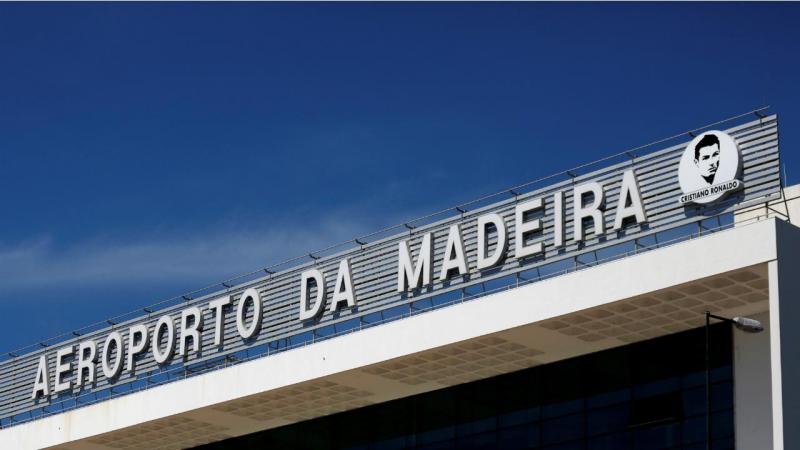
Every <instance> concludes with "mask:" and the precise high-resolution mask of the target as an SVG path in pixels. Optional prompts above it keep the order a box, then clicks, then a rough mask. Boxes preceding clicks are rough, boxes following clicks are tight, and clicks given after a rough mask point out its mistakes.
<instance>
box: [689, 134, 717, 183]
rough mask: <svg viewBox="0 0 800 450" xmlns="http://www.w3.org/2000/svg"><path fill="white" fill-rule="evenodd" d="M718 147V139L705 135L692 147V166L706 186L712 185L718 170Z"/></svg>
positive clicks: (712, 135) (714, 136)
mask: <svg viewBox="0 0 800 450" xmlns="http://www.w3.org/2000/svg"><path fill="white" fill-rule="evenodd" d="M719 147H720V146H719V138H717V136H716V135H714V134H706V135H705V136H703V138H702V139H700V142H698V143H697V145H695V147H694V165H695V166H697V170H698V172H699V173H700V176H701V177H703V179H704V180H706V182H707V183H708V184H714V176H715V175H716V174H717V170H718V169H719V156H720V148H719Z"/></svg>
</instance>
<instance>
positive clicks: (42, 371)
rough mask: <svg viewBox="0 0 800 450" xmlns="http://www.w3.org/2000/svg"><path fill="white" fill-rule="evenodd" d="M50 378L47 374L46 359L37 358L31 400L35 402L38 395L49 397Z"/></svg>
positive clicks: (44, 357) (43, 357)
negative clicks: (37, 366) (37, 365)
mask: <svg viewBox="0 0 800 450" xmlns="http://www.w3.org/2000/svg"><path fill="white" fill-rule="evenodd" d="M49 383H50V376H49V375H48V374H47V357H46V356H45V355H42V356H40V357H39V368H38V369H36V381H34V382H33V395H31V398H32V399H33V400H36V399H37V398H38V397H39V395H41V396H42V397H47V396H48V395H50V384H49Z"/></svg>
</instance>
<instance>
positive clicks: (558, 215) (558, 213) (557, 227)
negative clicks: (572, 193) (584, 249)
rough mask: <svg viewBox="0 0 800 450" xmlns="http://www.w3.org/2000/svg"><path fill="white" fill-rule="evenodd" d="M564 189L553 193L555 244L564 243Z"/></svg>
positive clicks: (556, 245) (560, 244)
mask: <svg viewBox="0 0 800 450" xmlns="http://www.w3.org/2000/svg"><path fill="white" fill-rule="evenodd" d="M565 228H566V227H565V226H564V191H558V192H556V193H555V194H553V246H555V247H561V246H562V245H564V229H565Z"/></svg>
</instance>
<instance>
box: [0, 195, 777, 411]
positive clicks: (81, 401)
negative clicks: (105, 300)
mask: <svg viewBox="0 0 800 450" xmlns="http://www.w3.org/2000/svg"><path fill="white" fill-rule="evenodd" d="M763 206H764V205H761V207H763ZM734 214H735V213H726V214H722V215H719V216H712V217H709V218H708V219H707V221H716V222H717V226H715V227H708V226H704V225H703V224H702V222H698V223H696V224H692V225H694V226H691V225H689V226H684V227H682V228H685V229H686V231H688V233H685V234H681V233H680V231H679V230H677V231H678V236H673V237H671V238H669V239H666V240H659V239H658V235H659V234H662V235H663V234H670V233H673V234H674V233H676V229H670V230H664V231H661V232H658V233H655V234H654V235H652V236H651V237H653V238H654V241H655V242H654V243H653V244H649V245H648V244H641V243H640V242H638V241H631V242H628V243H625V244H621V246H623V245H624V246H626V247H627V246H630V247H632V248H631V249H630V250H624V251H620V252H618V253H614V254H612V255H610V256H607V257H604V258H595V260H593V261H580V260H579V258H580V257H581V256H585V255H586V254H582V255H576V256H575V257H574V261H573V264H571V265H569V266H567V267H563V268H561V269H558V270H555V271H553V272H549V273H544V274H543V273H542V269H545V268H546V267H547V266H541V267H538V268H532V269H531V271H535V272H536V275H532V277H531V278H524V277H523V275H522V274H523V273H525V272H520V273H516V274H513V275H510V276H509V277H508V278H509V280H508V281H510V282H509V283H508V284H506V285H504V286H500V287H497V288H493V289H488V290H483V291H481V292H478V293H471V294H470V293H466V288H465V290H464V291H462V294H461V295H460V296H458V297H456V298H454V299H451V300H447V301H443V302H435V299H436V297H432V298H429V299H425V300H426V301H429V302H430V306H427V307H426V306H422V307H420V306H416V307H415V306H414V304H413V303H410V304H408V305H404V306H407V307H408V310H407V311H405V312H402V313H398V314H394V315H392V316H391V317H384V318H382V319H380V320H376V321H372V322H365V321H362V320H359V322H358V325H357V326H353V327H350V328H347V329H345V330H340V331H334V332H332V333H330V334H327V335H324V336H317V335H316V334H313V333H310V334H308V336H305V338H304V339H301V340H300V342H294V343H286V344H285V345H284V346H282V347H281V346H280V345H279V344H278V345H276V346H273V344H276V343H275V342H270V343H267V344H262V345H258V346H255V347H252V348H250V349H248V350H246V351H242V352H239V353H237V354H234V355H228V356H226V357H221V358H220V360H218V361H210V362H205V363H203V364H202V365H201V366H199V367H192V366H177V367H175V366H173V367H169V368H166V369H164V370H160V371H154V372H152V373H150V374H149V375H147V376H144V377H142V379H140V380H137V381H135V382H131V383H128V384H127V385H125V386H124V387H123V388H117V389H116V390H115V388H107V389H104V390H101V391H98V392H89V393H79V394H77V395H74V396H72V397H69V398H67V399H64V400H59V401H55V402H52V403H50V404H48V405H46V406H43V407H41V408H40V409H39V410H35V411H28V412H26V413H24V414H22V415H19V416H14V417H6V418H3V419H2V421H0V426H1V427H9V426H12V425H18V424H21V423H25V422H29V421H31V420H36V419H40V418H44V417H48V416H52V415H55V414H60V413H63V412H66V411H70V410H74V409H76V408H80V407H84V406H89V405H92V404H95V403H99V402H102V401H106V400H110V399H113V398H119V397H122V396H125V395H129V394H133V393H137V392H142V391H145V390H148V389H151V388H154V387H157V386H162V385H164V384H167V383H171V382H174V381H179V380H184V379H187V378H191V377H194V376H198V375H203V374H207V373H209V372H213V371H216V370H220V369H224V368H228V367H232V366H235V365H238V364H242V363H245V362H248V361H252V360H255V359H259V358H265V357H269V356H272V355H275V354H277V353H283V352H285V351H290V350H294V349H298V348H302V347H306V346H308V345H312V344H314V343H317V342H320V341H324V340H329V339H335V338H338V337H342V336H345V335H349V334H352V333H354V332H358V331H362V330H364V329H367V328H372V327H375V326H380V325H384V324H387V323H391V322H394V321H397V320H401V319H405V318H409V317H412V316H416V315H419V314H424V313H426V312H430V311H434V310H439V309H442V308H447V307H451V306H454V305H458V304H461V303H464V302H467V301H471V300H474V299H477V298H481V297H485V296H488V295H492V294H497V293H500V292H504V291H509V290H511V289H516V288H519V287H522V286H527V285H531V284H534V283H537V282H540V281H544V280H548V279H552V278H556V277H559V276H563V275H567V274H570V273H573V272H576V271H580V270H584V269H588V268H591V267H595V266H598V265H601V264H605V263H607V262H611V261H616V260H619V259H623V258H627V257H631V256H635V255H638V254H641V253H646V252H649V251H652V250H656V249H661V248H665V247H669V246H672V245H675V244H678V243H681V242H686V241H689V240H693V239H697V238H700V237H704V236H708V235H709V234H713V233H717V232H720V231H725V230H728V229H731V228H734V227H736V228H739V227H742V226H748V225H751V224H753V223H756V222H760V221H762V220H765V219H767V218H771V217H772V216H774V214H775V213H774V212H771V211H769V210H767V213H766V214H763V215H755V216H753V217H751V218H750V219H747V220H744V221H739V222H736V221H735V220H734V218H733V216H734ZM728 220H730V221H729V222H728ZM723 221H724V222H725V223H723ZM691 228H694V230H693V231H692V230H691ZM471 287H474V286H471ZM446 295H447V294H443V296H446Z"/></svg>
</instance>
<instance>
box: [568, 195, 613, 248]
mask: <svg viewBox="0 0 800 450" xmlns="http://www.w3.org/2000/svg"><path fill="white" fill-rule="evenodd" d="M590 192H591V193H592V194H593V195H594V200H592V204H591V205H589V206H584V205H583V196H584V195H585V194H588V193H590ZM601 206H603V186H601V185H600V183H598V182H596V181H592V182H590V183H586V184H582V185H580V186H576V187H575V190H574V191H573V193H572V209H573V214H572V215H573V222H574V223H573V228H574V229H575V233H574V239H575V240H576V241H582V240H583V239H584V229H583V219H584V218H586V217H591V218H592V223H593V224H594V234H595V236H600V235H601V234H603V233H605V230H606V224H605V221H604V220H603V211H601V210H600V207H601Z"/></svg>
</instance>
